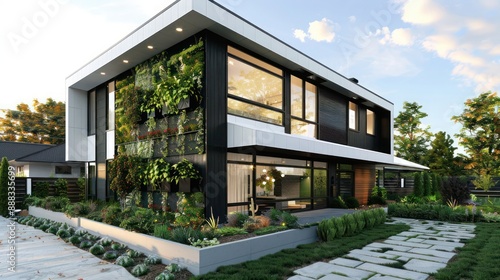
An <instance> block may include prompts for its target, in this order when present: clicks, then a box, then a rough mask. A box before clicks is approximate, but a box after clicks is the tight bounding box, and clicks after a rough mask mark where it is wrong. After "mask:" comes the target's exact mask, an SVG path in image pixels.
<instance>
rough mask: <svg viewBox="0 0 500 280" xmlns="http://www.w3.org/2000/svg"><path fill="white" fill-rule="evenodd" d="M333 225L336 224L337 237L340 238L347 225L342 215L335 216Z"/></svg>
mask: <svg viewBox="0 0 500 280" xmlns="http://www.w3.org/2000/svg"><path fill="white" fill-rule="evenodd" d="M333 225H334V226H335V237H336V238H340V237H342V236H344V234H345V231H346V225H345V222H344V219H342V218H341V217H336V218H334V219H333Z"/></svg>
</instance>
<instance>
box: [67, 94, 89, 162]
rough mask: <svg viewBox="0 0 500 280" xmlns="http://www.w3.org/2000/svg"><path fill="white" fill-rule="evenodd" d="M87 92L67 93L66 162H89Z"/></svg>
mask: <svg viewBox="0 0 500 280" xmlns="http://www.w3.org/2000/svg"><path fill="white" fill-rule="evenodd" d="M87 103H88V101H87V92H86V91H83V90H78V89H73V88H68V91H67V92H66V160H67V161H88V142H87V134H88V130H87Z"/></svg>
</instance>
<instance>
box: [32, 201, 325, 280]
mask: <svg viewBox="0 0 500 280" xmlns="http://www.w3.org/2000/svg"><path fill="white" fill-rule="evenodd" d="M29 213H30V215H32V216H35V217H41V218H46V219H50V220H54V221H58V222H62V223H67V224H68V225H71V226H74V227H80V228H83V229H85V230H88V231H89V232H91V233H93V234H96V235H100V236H102V237H106V236H107V237H109V238H111V239H113V240H116V241H119V242H121V243H124V244H126V245H127V246H128V247H130V248H132V249H134V250H137V251H139V252H142V253H145V254H146V255H148V254H155V255H158V256H159V257H161V258H162V261H163V263H166V264H169V263H177V264H179V265H181V266H182V267H185V268H186V269H187V270H189V271H190V272H191V273H193V274H194V275H200V274H205V273H208V272H211V271H215V270H216V269H217V268H218V267H220V266H224V265H230V264H237V263H241V262H245V261H249V260H255V259H258V258H260V257H262V256H265V255H268V254H272V253H276V252H279V251H281V250H283V249H287V248H295V247H297V246H298V245H301V244H308V243H313V242H315V241H317V239H318V237H317V233H316V227H309V228H304V229H291V230H286V231H281V232H277V233H271V234H267V235H262V236H256V237H252V238H248V239H243V240H238V241H234V242H229V243H224V244H220V245H216V246H211V247H205V248H197V247H193V246H188V245H184V244H180V243H176V242H172V241H169V240H165V239H161V238H157V237H154V236H150V235H146V234H142V233H136V232H131V231H127V230H124V229H122V228H119V227H115V226H112V225H108V224H105V223H100V222H96V221H92V220H89V219H86V218H68V217H67V216H65V215H64V214H63V213H58V212H53V211H49V210H45V209H42V208H39V207H33V206H30V207H29ZM55 219H57V220H55Z"/></svg>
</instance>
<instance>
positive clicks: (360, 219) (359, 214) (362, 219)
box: [352, 211, 366, 232]
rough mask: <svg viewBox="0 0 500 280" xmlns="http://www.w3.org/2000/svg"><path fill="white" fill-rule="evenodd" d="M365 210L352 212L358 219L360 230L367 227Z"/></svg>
mask: <svg viewBox="0 0 500 280" xmlns="http://www.w3.org/2000/svg"><path fill="white" fill-rule="evenodd" d="M363 212H364V211H358V212H354V213H353V214H352V215H353V216H354V219H355V220H356V223H357V224H358V228H357V231H358V232H361V231H362V230H363V229H365V226H366V220H365V215H364V214H363Z"/></svg>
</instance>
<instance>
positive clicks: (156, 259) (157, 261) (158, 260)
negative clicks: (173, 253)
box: [144, 255, 161, 265]
mask: <svg viewBox="0 0 500 280" xmlns="http://www.w3.org/2000/svg"><path fill="white" fill-rule="evenodd" d="M144 263H145V264H149V265H152V264H160V263H161V258H160V257H158V256H153V255H149V256H148V257H147V258H146V259H145V260H144Z"/></svg>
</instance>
